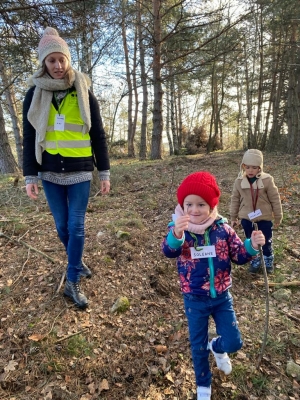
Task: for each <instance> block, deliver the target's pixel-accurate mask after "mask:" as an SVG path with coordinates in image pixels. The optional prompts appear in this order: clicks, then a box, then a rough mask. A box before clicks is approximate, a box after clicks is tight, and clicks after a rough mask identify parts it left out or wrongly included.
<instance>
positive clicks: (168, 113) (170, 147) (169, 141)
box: [166, 82, 174, 156]
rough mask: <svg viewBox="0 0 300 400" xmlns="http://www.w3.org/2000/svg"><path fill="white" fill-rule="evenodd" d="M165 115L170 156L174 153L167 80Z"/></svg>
mask: <svg viewBox="0 0 300 400" xmlns="http://www.w3.org/2000/svg"><path fill="white" fill-rule="evenodd" d="M166 102H167V116H166V133H167V138H168V143H169V154H170V156H172V155H173V154H174V148H173V143H172V138H171V133H170V108H171V105H170V90H169V83H168V82H167V99H166Z"/></svg>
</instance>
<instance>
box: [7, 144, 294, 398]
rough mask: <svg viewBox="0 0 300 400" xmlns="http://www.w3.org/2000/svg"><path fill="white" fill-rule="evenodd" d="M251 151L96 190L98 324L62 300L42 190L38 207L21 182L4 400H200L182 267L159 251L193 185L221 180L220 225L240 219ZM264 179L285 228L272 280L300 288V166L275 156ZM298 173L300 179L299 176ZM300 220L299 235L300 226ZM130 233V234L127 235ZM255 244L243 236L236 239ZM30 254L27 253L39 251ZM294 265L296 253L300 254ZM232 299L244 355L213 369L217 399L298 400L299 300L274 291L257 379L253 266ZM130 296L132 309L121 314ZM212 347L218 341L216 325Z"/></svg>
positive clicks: (144, 168) (130, 172) (140, 165)
mask: <svg viewBox="0 0 300 400" xmlns="http://www.w3.org/2000/svg"><path fill="white" fill-rule="evenodd" d="M242 155H243V152H238V151H236V152H217V153H212V154H209V155H205V154H201V155H197V156H183V157H172V158H167V159H165V160H161V161H147V162H137V161H135V160H129V159H123V160H115V161H113V162H112V164H113V165H112V171H111V179H112V182H111V184H112V185H111V186H112V188H111V193H110V195H109V196H107V197H105V196H99V195H95V193H97V190H98V189H96V188H93V190H92V191H91V197H90V202H89V206H88V212H87V215H86V245H85V253H84V261H85V263H86V264H87V265H88V266H89V268H90V269H91V270H92V271H93V277H92V279H91V280H85V281H82V289H83V292H84V293H85V294H86V295H87V297H88V299H89V302H90V304H89V308H88V310H87V311H86V312H81V311H78V310H76V309H75V308H74V307H73V305H72V304H71V303H70V302H69V301H67V300H66V299H65V298H64V297H63V296H62V291H63V288H60V290H59V292H58V293H56V291H57V288H58V287H59V283H60V280H61V277H62V274H63V272H64V270H65V267H66V256H65V254H64V249H63V247H62V245H61V244H60V243H59V240H58V238H57V234H56V230H55V227H54V223H53V219H52V216H51V214H50V212H49V209H48V206H47V202H46V200H45V198H44V194H43V191H42V189H41V193H40V197H39V199H38V201H37V202H31V201H30V200H29V199H28V198H27V197H26V194H25V190H24V186H20V187H15V186H13V177H12V178H10V177H3V179H1V181H0V185H1V195H0V206H1V210H2V212H1V218H0V224H1V225H0V228H1V234H0V257H1V266H0V304H1V308H0V350H1V352H0V398H1V400H2V399H3V400H4V399H10V400H13V399H19V400H27V399H28V400H29V399H32V400H35V399H36V400H40V399H57V400H66V399H68V400H73V399H74V400H94V399H100V398H101V399H109V400H164V399H172V400H176V399H177V400H193V399H195V398H196V397H195V379H194V372H193V368H192V363H191V356H190V348H189V340H188V332H187V324H186V320H185V316H184V310H183V304H182V299H181V295H180V293H179V284H178V278H177V272H176V268H175V262H174V261H172V260H168V259H166V258H164V257H163V256H162V254H161V251H160V243H161V240H162V238H163V237H164V235H165V234H166V230H167V224H168V222H169V221H170V220H171V216H172V213H173V210H174V208H175V205H176V189H177V186H178V184H179V183H180V182H181V180H182V179H183V178H184V177H185V176H186V175H187V174H189V173H191V172H194V171H197V170H200V169H202V170H209V171H210V172H212V173H214V174H215V176H216V177H217V180H218V183H219V185H220V188H221V192H222V196H221V200H220V207H219V211H220V213H221V214H222V215H223V216H225V217H227V218H229V215H228V210H229V203H230V194H231V188H232V185H233V182H234V179H235V178H236V176H237V173H238V169H239V164H240V160H241V158H242ZM264 165H265V167H264V170H265V171H266V172H269V173H270V174H271V175H273V176H274V179H275V182H276V184H277V186H278V187H279V189H280V192H281V193H282V201H283V209H284V214H285V217H284V222H283V224H282V225H281V227H280V228H279V229H278V230H277V231H274V247H275V259H276V271H275V274H274V276H271V277H269V280H270V281H274V282H277V283H278V284H280V282H282V281H299V272H300V264H299V258H297V251H298V252H299V250H300V239H299V224H297V221H298V220H299V209H300V207H299V203H300V200H299V182H298V180H297V179H296V177H297V176H299V165H298V164H295V162H294V160H293V159H292V157H289V156H287V155H280V154H273V153H270V154H265V162H264ZM297 174H298V175H297ZM295 221H296V222H295ZM118 232H126V235H120V234H118V235H117V233H118ZM238 233H239V235H240V236H241V237H243V232H242V230H241V229H240V228H238ZM27 245H28V246H29V247H28V246H27ZM292 250H293V251H294V252H293V251H292ZM232 275H233V287H232V294H233V297H234V301H235V310H236V313H237V316H238V319H239V323H240V325H239V326H240V329H241V332H242V334H243V339H244V346H243V349H242V350H241V351H240V352H238V353H237V354H233V355H231V358H232V361H233V372H232V374H231V375H230V376H224V375H222V374H221V373H220V372H219V371H218V370H217V368H216V366H215V363H214V360H213V359H211V366H212V371H213V383H212V391H213V398H214V400H219V399H237V400H238V399H240V400H242V399H248V400H250V399H272V398H274V399H275V398H280V399H299V382H298V381H297V380H296V379H295V378H293V377H289V376H287V375H286V363H287V361H288V360H290V359H292V360H294V361H295V362H299V359H300V352H299V349H300V334H299V328H298V326H299V324H298V322H297V320H295V319H294V318H291V315H292V316H293V317H296V318H297V317H299V304H300V302H299V297H300V296H299V287H298V286H294V287H291V288H290V290H291V295H290V297H289V299H288V300H287V301H286V300H285V301H283V300H281V301H280V300H276V299H275V298H274V297H273V293H274V292H275V291H276V290H278V287H276V286H275V287H271V288H270V329H269V335H268V343H267V346H266V350H265V354H264V357H263V359H262V362H261V365H260V368H259V370H256V369H255V365H256V360H257V358H258V356H259V353H260V349H261V343H262V339H263V333H264V323H265V289H264V286H259V285H257V284H256V281H257V280H260V281H263V277H262V275H261V276H259V277H258V278H254V279H253V278H252V277H250V276H249V274H248V272H247V266H245V267H237V266H233V269H232ZM120 296H126V297H127V298H128V299H129V301H130V307H129V309H128V310H127V311H125V312H123V313H116V314H112V313H111V312H110V309H111V307H112V306H113V305H114V303H115V302H116V300H117V299H118V298H119V297H120ZM210 334H211V335H213V334H215V332H214V325H213V324H211V326H210Z"/></svg>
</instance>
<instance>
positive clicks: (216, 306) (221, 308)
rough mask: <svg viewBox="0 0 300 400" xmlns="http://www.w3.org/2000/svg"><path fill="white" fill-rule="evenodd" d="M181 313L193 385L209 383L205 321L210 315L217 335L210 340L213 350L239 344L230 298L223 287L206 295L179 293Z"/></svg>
mask: <svg viewBox="0 0 300 400" xmlns="http://www.w3.org/2000/svg"><path fill="white" fill-rule="evenodd" d="M183 301H184V307H185V314H186V317H187V320H188V327H189V336H190V343H191V350H192V358H193V364H194V370H195V375H196V384H197V386H205V387H209V386H210V385H211V375H212V374H211V372H210V367H209V353H210V350H208V349H207V345H208V321H209V316H210V315H211V316H212V317H213V319H214V321H215V324H216V331H217V334H218V335H219V337H218V339H217V340H216V342H215V343H214V351H215V352H216V353H225V352H226V353H234V352H236V351H238V350H239V349H240V348H241V347H242V345H243V342H242V339H241V333H240V331H239V328H238V323H237V320H236V316H235V312H234V310H233V300H232V296H231V294H230V292H229V291H228V290H227V291H226V292H224V293H222V294H221V295H220V296H218V297H217V298H215V299H213V298H211V297H210V296H196V295H192V294H184V295H183Z"/></svg>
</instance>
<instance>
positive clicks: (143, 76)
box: [137, 0, 148, 160]
mask: <svg viewBox="0 0 300 400" xmlns="http://www.w3.org/2000/svg"><path fill="white" fill-rule="evenodd" d="M142 5H143V0H137V7H138V43H139V51H140V68H141V85H142V92H143V103H142V124H141V144H140V153H139V157H140V160H145V159H146V158H147V112H148V87H147V73H146V67H145V47H144V33H143V30H142V9H141V7H142Z"/></svg>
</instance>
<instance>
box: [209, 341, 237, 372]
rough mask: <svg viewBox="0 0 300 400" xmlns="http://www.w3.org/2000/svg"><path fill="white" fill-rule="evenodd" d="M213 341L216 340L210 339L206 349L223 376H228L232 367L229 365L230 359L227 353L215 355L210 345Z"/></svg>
mask: <svg viewBox="0 0 300 400" xmlns="http://www.w3.org/2000/svg"><path fill="white" fill-rule="evenodd" d="M215 340H216V338H215V339H212V340H211V341H210V342H209V343H208V348H209V350H211V352H212V353H213V355H214V357H215V360H216V363H217V367H218V368H219V370H220V371H223V372H224V374H225V375H229V374H230V372H231V371H232V365H231V361H230V358H229V357H228V354H227V353H215V352H214V351H213V347H212V345H213V342H214V341H215Z"/></svg>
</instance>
